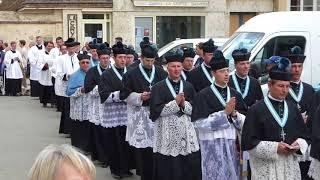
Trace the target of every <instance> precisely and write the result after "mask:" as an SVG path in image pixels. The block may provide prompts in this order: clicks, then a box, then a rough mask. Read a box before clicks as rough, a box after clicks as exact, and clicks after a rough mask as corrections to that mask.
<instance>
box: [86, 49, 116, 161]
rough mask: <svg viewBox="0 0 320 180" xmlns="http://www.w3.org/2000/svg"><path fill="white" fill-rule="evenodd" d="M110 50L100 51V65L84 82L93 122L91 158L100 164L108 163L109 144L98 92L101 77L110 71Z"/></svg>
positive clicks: (92, 69)
mask: <svg viewBox="0 0 320 180" xmlns="http://www.w3.org/2000/svg"><path fill="white" fill-rule="evenodd" d="M110 54H111V51H110V50H109V49H105V50H98V56H99V64H98V65H97V66H93V67H91V68H90V69H89V71H88V72H87V74H86V77H85V80H84V90H85V93H87V94H89V121H90V122H91V133H92V135H91V138H92V139H91V140H90V141H91V144H90V146H91V147H90V150H91V153H92V154H91V156H92V159H97V160H99V161H100V162H103V163H106V164H107V161H108V157H107V153H106V151H107V150H106V147H107V146H109V144H108V137H104V134H105V133H103V132H104V130H105V129H106V128H104V127H103V126H102V121H101V118H100V113H101V112H100V109H101V106H102V105H101V103H100V96H99V92H98V85H99V83H100V76H101V75H102V73H103V72H104V71H105V70H106V69H108V67H109V65H110V61H109V60H110Z"/></svg>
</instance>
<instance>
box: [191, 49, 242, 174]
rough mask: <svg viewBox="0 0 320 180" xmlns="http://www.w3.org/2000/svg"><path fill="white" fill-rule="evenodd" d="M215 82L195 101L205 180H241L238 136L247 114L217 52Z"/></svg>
mask: <svg viewBox="0 0 320 180" xmlns="http://www.w3.org/2000/svg"><path fill="white" fill-rule="evenodd" d="M210 65H211V69H212V74H213V76H214V77H215V82H214V83H213V84H212V85H210V86H209V87H206V88H204V89H203V90H201V91H200V92H198V94H197V95H196V97H195V98H194V104H193V111H192V121H195V125H196V128H197V129H198V135H199V142H200V148H201V159H202V160H201V165H202V180H212V179H217V180H229V179H230V180H237V179H239V178H240V175H241V172H240V163H239V162H240V156H239V149H237V146H238V145H239V140H238V134H239V133H240V131H241V128H242V124H243V121H244V115H243V114H241V113H238V112H237V111H239V112H245V111H246V110H247V107H246V104H245V103H244V101H243V99H242V96H241V94H240V93H238V92H237V91H236V90H234V89H232V88H230V87H228V81H229V62H228V60H226V59H225V58H224V56H223V53H222V52H221V51H220V50H216V51H215V52H214V55H213V57H212V60H211V62H210Z"/></svg>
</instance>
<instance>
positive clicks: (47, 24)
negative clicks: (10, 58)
mask: <svg viewBox="0 0 320 180" xmlns="http://www.w3.org/2000/svg"><path fill="white" fill-rule="evenodd" d="M62 29H63V27H62V13H61V11H58V10H48V11H38V12H36V13H34V12H23V13H21V12H14V11H0V39H3V40H5V41H6V42H10V41H13V40H15V41H17V40H20V39H24V40H26V41H27V43H28V42H30V41H34V40H35V37H36V36H39V35H41V36H43V37H44V38H45V40H54V39H55V37H57V36H62V32H63V30H62Z"/></svg>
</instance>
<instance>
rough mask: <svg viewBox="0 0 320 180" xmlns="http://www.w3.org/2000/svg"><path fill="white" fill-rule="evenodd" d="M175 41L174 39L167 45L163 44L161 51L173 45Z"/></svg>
mask: <svg viewBox="0 0 320 180" xmlns="http://www.w3.org/2000/svg"><path fill="white" fill-rule="evenodd" d="M174 43H175V41H172V42H170V43H168V44H167V45H165V46H163V47H162V48H160V49H159V52H161V51H163V50H164V49H166V48H168V47H169V46H171V45H172V44H174Z"/></svg>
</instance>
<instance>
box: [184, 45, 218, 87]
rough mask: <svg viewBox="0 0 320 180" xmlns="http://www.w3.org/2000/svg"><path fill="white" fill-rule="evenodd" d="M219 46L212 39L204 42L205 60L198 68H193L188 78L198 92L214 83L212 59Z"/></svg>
mask: <svg viewBox="0 0 320 180" xmlns="http://www.w3.org/2000/svg"><path fill="white" fill-rule="evenodd" d="M217 48H218V47H217V46H215V45H214V42H213V40H212V39H209V40H208V41H207V42H205V43H203V54H204V55H203V59H204V62H203V63H202V64H201V65H200V66H198V67H197V68H195V69H193V70H192V71H191V72H190V75H189V78H188V79H187V80H188V81H189V82H190V83H191V84H192V85H193V87H194V88H195V90H196V92H199V91H201V90H202V89H204V88H206V87H208V86H210V85H211V84H212V83H213V78H212V74H211V67H210V61H211V58H212V56H213V52H214V51H215V50H216V49H217Z"/></svg>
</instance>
